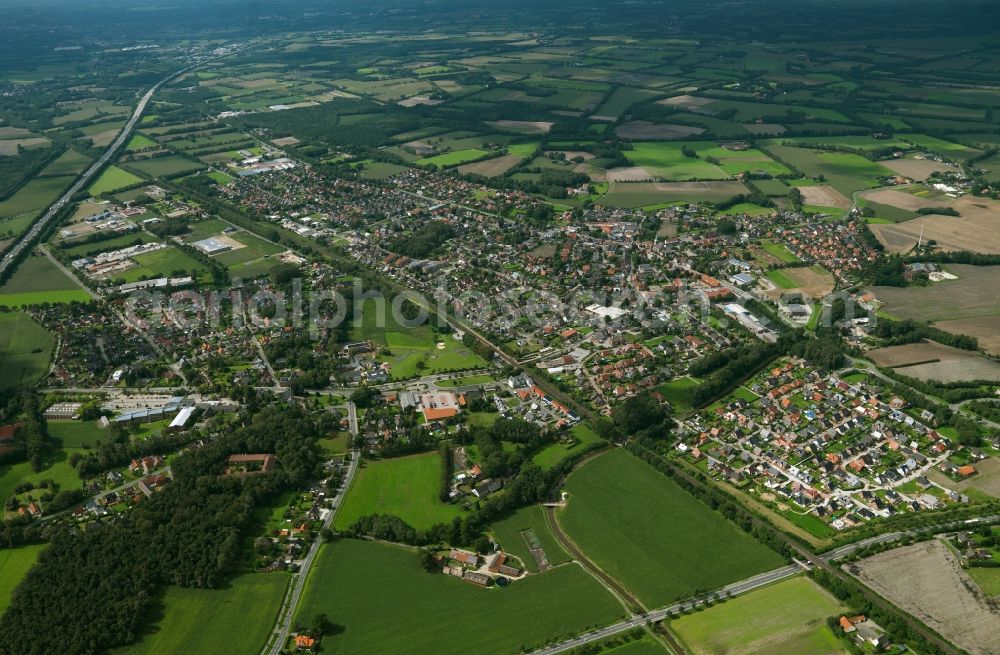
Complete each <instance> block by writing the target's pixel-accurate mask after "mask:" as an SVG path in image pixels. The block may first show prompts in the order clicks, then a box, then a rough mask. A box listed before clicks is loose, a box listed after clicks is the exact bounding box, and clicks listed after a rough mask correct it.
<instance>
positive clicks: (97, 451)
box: [50, 423, 191, 509]
mask: <svg viewBox="0 0 1000 655" xmlns="http://www.w3.org/2000/svg"><path fill="white" fill-rule="evenodd" d="M106 434H107V439H106V440H105V441H102V442H101V443H100V444H90V445H92V446H93V447H92V448H91V449H90V450H89V451H88V452H87V453H86V454H81V453H78V452H75V453H73V454H72V455H70V457H69V463H70V465H71V466H73V468H75V469H76V471H77V473H79V474H80V477H81V478H89V477H92V476H95V475H98V474H99V473H102V472H104V471H107V470H109V469H112V468H115V467H117V466H123V465H125V464H127V463H129V462H130V461H132V460H133V459H137V458H140V457H146V456H148V455H155V454H157V453H166V452H173V451H174V450H177V449H178V448H180V447H181V446H183V445H184V444H186V443H188V442H189V441H191V436H190V435H189V434H187V433H185V432H177V433H171V432H167V431H163V432H162V433H160V434H155V435H151V436H150V437H148V438H146V439H132V437H131V435H130V434H129V432H128V429H127V428H125V427H123V426H122V425H121V424H119V423H112V424H111V425H110V426H108V429H107V431H106ZM50 509H51V508H50Z"/></svg>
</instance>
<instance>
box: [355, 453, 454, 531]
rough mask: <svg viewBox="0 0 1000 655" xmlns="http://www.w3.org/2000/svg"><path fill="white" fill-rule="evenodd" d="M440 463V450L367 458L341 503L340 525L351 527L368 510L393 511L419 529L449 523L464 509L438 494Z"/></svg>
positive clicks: (379, 512) (384, 512) (375, 512)
mask: <svg viewBox="0 0 1000 655" xmlns="http://www.w3.org/2000/svg"><path fill="white" fill-rule="evenodd" d="M441 464H442V462H441V455H440V454H438V453H437V452H433V453H423V454H420V455H409V456H407V457H395V458H392V459H382V460H376V461H370V460H366V461H365V462H364V463H363V464H362V467H361V469H360V470H359V471H358V473H357V479H356V480H355V481H354V483H353V484H352V485H351V489H350V490H349V491H348V492H347V497H346V498H345V499H344V502H343V505H341V508H340V513H339V514H338V515H337V519H336V521H335V523H336V527H337V529H340V530H343V529H346V528H349V527H350V526H351V524H353V523H354V522H355V521H356V520H358V519H359V518H361V517H362V516H367V515H369V514H394V515H396V516H398V517H399V518H401V519H403V520H404V521H406V522H407V523H408V524H410V525H411V526H413V527H414V528H416V529H418V530H426V529H427V528H429V527H431V526H432V525H435V524H437V523H450V522H451V521H452V519H454V518H455V517H456V516H461V515H462V514H463V513H464V512H463V510H462V508H461V507H459V506H458V505H450V504H446V503H442V502H441V500H440V499H439V498H438V494H439V493H440V492H441Z"/></svg>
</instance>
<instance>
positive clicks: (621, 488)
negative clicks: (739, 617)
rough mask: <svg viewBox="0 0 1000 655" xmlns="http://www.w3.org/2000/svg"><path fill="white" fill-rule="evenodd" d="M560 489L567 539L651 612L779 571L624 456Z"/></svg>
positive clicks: (741, 537) (711, 515) (613, 455)
mask: <svg viewBox="0 0 1000 655" xmlns="http://www.w3.org/2000/svg"><path fill="white" fill-rule="evenodd" d="M565 489H566V490H567V491H568V492H569V501H568V503H569V504H568V506H567V507H566V508H565V509H563V510H561V511H560V516H559V521H560V523H561V525H562V526H563V528H564V529H565V531H566V532H567V534H568V535H569V536H570V538H571V539H573V541H574V542H576V544H577V545H578V546H579V547H580V548H581V549H582V550H583V552H584V553H586V554H587V556H588V557H589V558H591V559H592V560H593V561H594V562H595V563H596V564H597V565H598V566H600V567H601V568H602V569H604V570H605V571H607V572H608V573H609V574H611V575H613V576H614V577H616V578H618V579H619V580H621V581H622V583H623V584H624V585H625V586H626V587H627V588H629V589H630V590H631V591H633V592H634V593H635V594H636V595H637V596H638V597H639V599H640V600H641V601H643V602H644V603H645V604H647V605H648V606H650V607H659V606H661V605H666V604H668V603H670V602H672V601H674V600H676V599H678V598H685V597H688V596H691V595H692V594H694V593H695V592H696V591H697V590H707V589H713V588H716V587H721V586H723V585H726V584H729V583H731V582H735V581H737V580H742V579H743V578H747V577H750V576H753V575H756V574H758V573H763V572H764V571H768V570H771V569H774V568H777V567H779V566H781V565H782V564H783V563H784V560H783V559H782V557H781V556H780V555H778V554H777V553H775V552H773V551H772V550H770V549H768V548H767V547H765V546H764V545H763V544H761V543H759V542H758V541H756V540H754V539H753V537H751V536H749V535H748V534H746V533H745V532H743V531H741V530H740V529H739V528H737V527H736V526H735V525H733V524H732V523H729V522H728V521H727V520H726V519H724V518H723V517H722V516H721V515H719V514H717V513H716V512H713V511H712V510H711V509H709V508H708V507H707V506H705V505H703V504H702V503H701V502H699V501H698V500H697V499H695V498H694V497H693V496H691V495H690V494H688V493H687V492H685V491H684V490H683V489H681V488H680V487H678V486H677V485H676V484H675V483H674V482H673V481H672V480H671V479H670V478H668V477H666V476H664V475H662V474H660V473H659V472H658V471H656V470H655V469H654V468H652V467H651V466H649V465H648V464H646V463H645V462H643V461H642V460H640V459H639V458H637V457H635V456H633V455H632V454H630V453H629V452H628V451H626V450H621V449H619V450H613V451H611V452H609V453H607V454H604V455H601V456H600V457H597V458H595V459H592V460H590V461H588V462H587V463H586V464H584V465H583V466H582V467H580V468H579V469H577V470H576V471H575V472H573V473H572V474H571V475H570V476H569V477H568V478H567V479H566V485H565Z"/></svg>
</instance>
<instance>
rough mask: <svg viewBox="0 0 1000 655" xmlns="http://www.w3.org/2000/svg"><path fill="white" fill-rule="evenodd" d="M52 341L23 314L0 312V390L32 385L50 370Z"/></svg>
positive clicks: (48, 335)
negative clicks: (19, 385)
mask: <svg viewBox="0 0 1000 655" xmlns="http://www.w3.org/2000/svg"><path fill="white" fill-rule="evenodd" d="M54 346H55V338H53V336H52V335H51V334H49V333H48V332H47V331H46V330H45V328H43V327H42V326H41V325H39V324H38V323H37V322H36V321H35V319H33V318H31V317H30V316H28V315H27V314H25V313H23V312H0V388H3V387H9V386H13V385H15V384H28V383H32V382H34V381H35V380H37V379H38V378H39V377H41V376H42V375H43V374H44V373H45V372H46V371H47V370H48V368H49V357H51V356H52V348H53V347H54Z"/></svg>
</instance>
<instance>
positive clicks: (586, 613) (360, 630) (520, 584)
mask: <svg viewBox="0 0 1000 655" xmlns="http://www.w3.org/2000/svg"><path fill="white" fill-rule="evenodd" d="M347 590H350V593H347ZM317 614H326V615H327V616H328V617H330V620H331V621H333V622H334V623H336V624H338V625H341V626H343V628H344V629H343V631H342V632H339V633H337V634H334V635H331V636H328V637H326V638H325V639H324V644H323V648H324V650H326V651H328V652H332V653H379V654H380V655H409V654H410V653H434V654H435V655H466V654H467V653H469V652H470V648H473V649H474V650H475V652H476V653H477V655H510V654H511V653H518V652H523V651H525V650H528V649H531V648H533V647H535V646H539V645H541V644H543V643H546V642H550V641H558V640H561V639H565V638H568V637H570V636H572V635H575V634H579V633H581V632H584V631H585V630H587V629H589V628H593V627H598V626H602V625H606V624H609V623H613V622H615V621H616V620H619V619H621V618H623V616H624V608H622V606H621V605H620V604H619V603H618V601H617V600H615V599H614V597H613V596H612V595H611V594H610V593H609V592H608V591H606V590H605V589H604V588H603V587H602V586H601V585H600V584H599V583H598V582H597V581H596V580H594V578H592V577H591V576H590V575H589V574H588V573H586V572H585V571H584V570H583V569H581V568H580V567H579V566H578V565H576V564H565V565H563V566H559V567H556V568H554V569H552V570H549V571H546V572H545V573H540V574H538V575H531V576H528V577H527V578H525V579H523V580H517V581H514V582H512V583H511V584H510V586H508V587H507V588H496V587H494V588H489V589H483V588H480V587H478V586H476V585H474V584H472V583H470V582H466V581H465V580H459V579H458V578H455V577H453V576H446V575H443V574H440V573H437V574H434V573H427V572H425V571H424V570H423V569H421V568H420V566H419V565H418V562H417V552H416V550H415V549H411V548H405V547H401V546H393V545H389V544H383V543H377V542H371V541H358V540H354V539H341V540H338V541H335V542H333V543H329V544H325V545H324V546H323V547H322V549H321V550H320V552H319V556H318V557H317V559H316V562H315V565H314V566H313V569H312V571H311V572H310V574H309V580H308V581H307V582H306V587H305V592H304V593H303V595H302V601H301V602H300V604H299V610H298V614H297V616H296V620H297V621H299V622H301V623H304V624H306V625H308V624H309V623H310V622H311V621H312V620H313V619H314V618H315V617H316V615H317ZM473 645H474V646H473Z"/></svg>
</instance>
